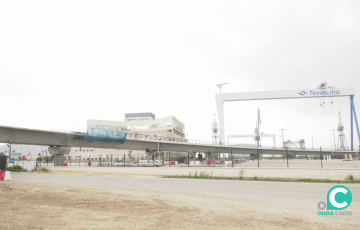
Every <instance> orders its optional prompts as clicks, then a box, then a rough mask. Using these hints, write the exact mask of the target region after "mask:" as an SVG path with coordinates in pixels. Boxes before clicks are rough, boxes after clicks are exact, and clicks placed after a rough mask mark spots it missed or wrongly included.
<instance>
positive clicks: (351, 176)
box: [345, 174, 354, 180]
mask: <svg viewBox="0 0 360 230" xmlns="http://www.w3.org/2000/svg"><path fill="white" fill-rule="evenodd" d="M345 179H346V180H354V176H353V175H352V174H349V175H348V176H347V177H346V178H345Z"/></svg>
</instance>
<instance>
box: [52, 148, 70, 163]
mask: <svg viewBox="0 0 360 230" xmlns="http://www.w3.org/2000/svg"><path fill="white" fill-rule="evenodd" d="M70 150H71V147H68V146H57V147H54V146H51V147H49V153H50V154H51V155H54V166H63V165H64V155H65V154H69V152H70Z"/></svg>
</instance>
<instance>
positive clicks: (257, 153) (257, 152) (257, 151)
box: [256, 148, 260, 168]
mask: <svg viewBox="0 0 360 230" xmlns="http://www.w3.org/2000/svg"><path fill="white" fill-rule="evenodd" d="M256 155H257V160H258V168H259V167H260V163H259V148H257V149H256Z"/></svg>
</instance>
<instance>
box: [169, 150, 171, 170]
mask: <svg viewBox="0 0 360 230" xmlns="http://www.w3.org/2000/svg"><path fill="white" fill-rule="evenodd" d="M169 167H171V163H170V152H169Z"/></svg>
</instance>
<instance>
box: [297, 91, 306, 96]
mask: <svg viewBox="0 0 360 230" xmlns="http://www.w3.org/2000/svg"><path fill="white" fill-rule="evenodd" d="M298 94H300V95H301V96H304V95H306V94H307V92H306V91H301V92H299V93H298Z"/></svg>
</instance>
